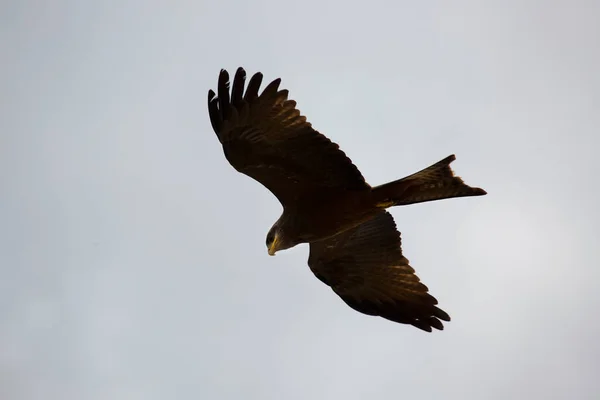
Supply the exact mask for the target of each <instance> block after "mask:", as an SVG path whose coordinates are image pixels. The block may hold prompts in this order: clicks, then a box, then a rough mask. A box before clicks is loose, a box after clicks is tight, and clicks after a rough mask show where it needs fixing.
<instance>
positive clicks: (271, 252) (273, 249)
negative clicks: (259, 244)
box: [269, 236, 277, 256]
mask: <svg viewBox="0 0 600 400" xmlns="http://www.w3.org/2000/svg"><path fill="white" fill-rule="evenodd" d="M276 251H277V236H275V239H274V240H273V242H272V243H271V245H270V246H269V255H270V256H274V255H275V252H276Z"/></svg>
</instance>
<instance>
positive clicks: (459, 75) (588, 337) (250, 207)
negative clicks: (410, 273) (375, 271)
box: [0, 0, 600, 400]
mask: <svg viewBox="0 0 600 400" xmlns="http://www.w3.org/2000/svg"><path fill="white" fill-rule="evenodd" d="M417 3H418V4H417ZM599 13H600V4H599V3H598V2H595V1H587V2H586V1H569V2H567V1H563V2H558V1H511V2H509V1H502V2H500V1H498V2H475V1H456V2H452V4H449V3H448V2H443V1H436V2H400V1H398V2H392V1H389V2H383V1H379V2H378V1H373V2H362V1H361V2H358V1H356V2H348V1H327V0H325V1H310V0H308V1H303V2H285V1H274V0H262V1H254V2H247V3H244V2H242V1H237V0H236V1H205V0H202V1H195V2H192V1H189V2H186V1H174V2H170V3H169V2H156V1H141V0H140V1H132V0H130V1H113V2H109V1H107V2H83V1H80V2H76V1H70V2H69V1H53V2H41V1H8V2H3V3H2V6H1V12H0V36H1V38H2V40H1V42H0V43H1V44H0V46H1V48H0V57H1V60H0V61H1V63H0V65H1V67H0V71H1V78H0V79H1V82H0V83H1V90H0V101H1V107H0V113H1V118H0V156H1V157H0V183H1V186H0V187H1V196H0V221H1V223H0V274H1V275H0V276H1V278H0V398H2V399H7V400H13V399H15V400H21V399H24V400H25V399H27V400H29V399H57V400H58V399H64V400H70V399H73V400H80V399H86V400H87V399H90V400H95V399H98V400H104V399H115V400H119V399H171V398H173V399H286V400H287V399H290V400H295V399H338V398H344V399H348V400H350V399H365V398H377V399H398V398H411V399H434V398H436V399H440V398H444V399H483V398H486V399H508V398H510V399H531V398H538V399H541V398H550V399H592V398H598V397H596V396H598V393H600V382H599V381H598V374H599V373H600V347H599V345H598V337H599V336H600V320H599V317H598V315H597V312H598V306H599V305H600V295H599V294H598V289H597V285H598V280H599V278H600V272H599V270H600V266H599V265H598V256H599V250H598V244H599V243H598V235H599V233H598V229H599V228H598V226H599V224H600V218H599V212H598V205H597V203H598V197H599V196H598V183H599V181H598V172H599V167H598V162H597V160H596V155H595V154H596V152H597V151H598V150H597V148H598V142H599V140H598V138H599V132H598V131H599V128H600V116H599V113H598V109H599V107H600V78H599V74H598V71H600V50H598V49H599V47H598V40H599V37H600V28H599V26H598V15H599ZM240 65H242V66H244V67H245V68H246V69H247V71H248V72H249V73H254V72H256V71H262V72H263V73H264V74H265V81H270V80H272V79H274V78H277V77H282V78H283V86H284V87H285V88H288V89H290V93H291V97H292V98H294V99H296V100H297V101H298V105H299V108H300V109H301V111H302V112H303V113H304V114H305V115H307V116H308V118H309V120H310V121H311V122H312V123H313V125H314V126H315V127H316V128H317V129H319V130H320V131H321V132H323V133H325V134H326V135H327V136H329V137H330V138H332V140H334V141H336V142H338V143H339V144H340V145H341V147H342V148H343V150H345V151H346V152H347V154H348V155H349V156H350V157H351V158H352V160H353V161H354V162H355V163H356V164H357V165H358V166H359V168H360V169H361V171H362V172H363V174H364V175H365V177H366V178H367V180H368V181H369V182H370V183H372V184H379V183H384V182H386V181H389V180H392V179H395V178H399V177H401V176H404V175H407V174H410V173H412V172H415V171H417V170H419V169H421V168H423V167H426V166H428V165H430V164H432V163H433V162H436V161H438V160H440V159H442V158H443V157H446V156H447V155H449V154H453V153H455V154H456V155H457V157H458V159H457V161H456V162H455V163H454V164H453V167H454V169H455V170H456V172H457V173H458V174H459V175H460V176H462V177H463V178H464V179H465V180H466V182H467V183H469V184H472V185H474V186H481V187H483V188H485V189H486V190H487V191H488V192H489V195H488V196H486V197H479V198H470V199H457V200H447V201H443V202H434V203H429V204H421V205H416V206H410V207H406V208H396V209H394V210H393V211H392V213H393V215H394V217H395V218H396V220H397V223H398V225H399V227H400V229H401V231H402V234H403V243H404V250H405V254H406V256H407V257H408V258H409V259H410V260H411V263H412V265H413V266H414V267H415V268H416V269H417V273H418V275H419V276H420V277H421V278H422V280H423V281H424V282H425V283H426V284H427V285H428V286H429V288H430V290H431V292H432V294H433V295H434V296H436V297H437V298H438V299H439V300H440V304H441V307H442V308H443V309H445V310H447V311H448V312H449V313H450V314H451V316H452V318H453V320H452V322H450V323H449V324H447V328H446V330H445V331H443V332H435V333H432V334H427V333H425V332H421V331H419V330H417V329H414V328H411V327H408V326H404V325H396V324H393V323H390V322H388V321H385V320H381V319H377V318H372V317H367V316H364V315H361V314H359V313H356V312H354V311H353V310H351V309H350V308H348V307H347V306H346V305H344V304H343V303H342V301H341V300H339V299H338V298H337V297H336V296H335V295H334V294H333V292H331V290H330V289H328V288H327V287H326V286H324V285H323V284H322V283H321V282H319V281H318V280H317V279H316V278H315V277H314V276H313V275H312V273H311V272H310V270H309V269H308V267H307V265H306V259H307V257H308V246H299V247H298V248H295V249H293V250H290V251H286V252H282V253H279V254H278V255H277V257H273V258H271V257H268V256H267V253H266V249H265V247H264V238H265V234H266V232H267V230H268V229H269V227H270V226H271V224H272V223H273V221H275V220H276V219H277V218H278V216H279V214H280V207H279V204H278V203H277V201H276V199H275V198H274V197H273V196H272V195H271V194H270V193H269V192H268V191H267V190H266V189H264V188H263V187H262V186H260V184H258V183H256V182H254V181H252V180H251V179H249V178H247V177H246V176H243V175H240V174H238V173H237V172H236V171H235V170H233V168H231V167H230V166H229V164H228V163H227V161H226V160H225V158H224V157H223V153H222V149H221V147H220V145H219V143H218V141H217V140H216V137H215V135H214V133H213V131H212V129H211V127H210V123H209V120H208V116H207V109H206V93H207V90H208V89H209V88H215V86H216V83H217V77H218V73H219V69H220V68H227V69H229V70H231V71H233V70H235V68H237V67H238V66H240Z"/></svg>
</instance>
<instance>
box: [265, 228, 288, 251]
mask: <svg viewBox="0 0 600 400" xmlns="http://www.w3.org/2000/svg"><path fill="white" fill-rule="evenodd" d="M293 246H294V243H293V241H290V240H288V237H287V236H286V235H285V233H284V231H283V230H282V229H281V228H280V226H279V224H277V223H276V224H275V225H273V227H272V228H271V229H270V230H269V233H267V251H268V252H269V255H270V256H274V255H275V253H277V252H278V251H279V250H285V249H289V248H290V247H293Z"/></svg>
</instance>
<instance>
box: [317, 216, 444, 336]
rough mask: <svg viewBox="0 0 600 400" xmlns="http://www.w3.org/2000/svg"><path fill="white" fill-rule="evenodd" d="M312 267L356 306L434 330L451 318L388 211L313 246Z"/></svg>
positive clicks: (339, 294) (357, 308)
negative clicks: (414, 265)
mask: <svg viewBox="0 0 600 400" xmlns="http://www.w3.org/2000/svg"><path fill="white" fill-rule="evenodd" d="M308 265H309V267H310V269H311V270H312V272H313V273H314V274H315V276H316V277H317V278H319V279H320V280H321V281H322V282H324V283H325V284H327V285H329V286H331V288H332V289H333V291H334V292H335V293H336V294H337V295H338V296H340V297H341V298H342V300H344V301H345V302H346V304H348V305H349V306H350V307H352V308H353V309H354V310H356V311H359V312H361V313H364V314H367V315H375V316H381V317H383V318H386V319H388V320H391V321H395V322H399V323H403V324H411V325H413V326H415V327H417V328H420V329H422V330H425V331H428V332H431V330H432V329H431V328H432V327H433V328H436V329H439V330H442V329H444V326H443V325H442V322H441V321H440V320H443V321H450V316H449V315H448V314H446V313H445V312H444V311H442V310H441V309H439V308H438V307H436V304H437V303H438V302H437V300H436V299H435V298H434V297H433V296H431V295H430V294H429V293H428V290H429V289H428V288H427V286H425V285H424V284H422V283H421V282H420V280H419V278H418V277H417V276H416V275H415V270H414V269H413V268H412V267H411V266H410V265H409V262H408V260H407V259H406V258H405V257H404V256H403V255H402V249H401V241H400V233H399V232H398V230H397V229H396V224H395V222H394V219H393V218H392V216H391V215H390V214H389V213H387V212H382V213H380V214H378V215H377V216H375V217H373V218H372V219H370V220H369V221H367V222H364V223H363V224H361V225H359V226H358V227H356V228H353V229H351V230H348V231H346V232H343V233H341V234H339V235H337V236H334V237H332V238H329V239H326V240H323V241H320V242H314V243H311V244H310V256H309V259H308Z"/></svg>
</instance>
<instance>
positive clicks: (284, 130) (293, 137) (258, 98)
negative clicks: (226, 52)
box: [208, 68, 369, 205]
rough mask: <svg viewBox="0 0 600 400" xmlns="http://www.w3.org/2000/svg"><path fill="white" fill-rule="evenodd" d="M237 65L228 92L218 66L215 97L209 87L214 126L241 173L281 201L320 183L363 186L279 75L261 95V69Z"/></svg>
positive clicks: (226, 80) (225, 75)
mask: <svg viewBox="0 0 600 400" xmlns="http://www.w3.org/2000/svg"><path fill="white" fill-rule="evenodd" d="M245 79H246V72H245V71H244V70H243V69H242V68H238V70H237V72H236V74H235V77H234V79H233V85H232V88H231V95H230V92H229V74H228V73H227V71H225V70H221V73H220V75H219V82H218V89H217V91H218V96H217V95H215V93H214V92H213V91H212V90H209V92H208V111H209V116H210V121H211V123H212V127H213V129H214V131H215V133H216V134H217V137H218V138H219V141H220V142H221V144H222V145H223V151H224V153H225V157H226V158H227V160H228V161H229V163H230V164H231V165H232V166H233V167H234V168H235V169H236V170H238V171H239V172H241V173H243V174H246V175H248V176H250V177H252V178H254V179H255V180H257V181H258V182H260V183H262V184H263V185H264V186H265V187H267V188H268V189H269V190H270V191H271V192H272V193H273V194H274V195H275V196H276V197H277V198H278V199H279V201H280V202H281V203H282V204H284V205H285V203H286V202H292V201H294V200H295V199H297V198H298V196H299V195H301V194H303V193H306V192H310V191H314V190H319V189H320V188H323V187H335V188H347V189H364V188H366V187H369V186H368V185H367V183H366V182H365V180H364V178H363V176H362V175H361V173H360V171H359V170H358V168H356V166H355V165H354V164H353V163H352V161H350V159H349V158H348V157H347V156H346V155H345V154H344V152H343V151H342V150H340V149H339V146H338V145H337V144H335V143H333V142H331V141H330V140H329V139H328V138H327V137H325V136H324V135H322V134H320V133H319V132H317V131H316V130H314V129H313V128H312V126H311V124H310V123H309V122H307V121H306V117H304V116H302V115H300V112H299V111H298V109H296V102H295V101H293V100H288V99H287V97H288V91H287V90H279V84H280V82H281V80H280V79H276V80H274V81H273V82H271V83H270V84H269V85H267V87H266V88H265V89H264V90H263V92H262V93H261V94H260V95H259V93H258V90H259V87H260V84H261V82H262V74H261V73H257V74H255V75H254V76H252V78H251V79H250V81H249V83H248V87H247V89H246V92H245V93H244V82H245Z"/></svg>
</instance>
